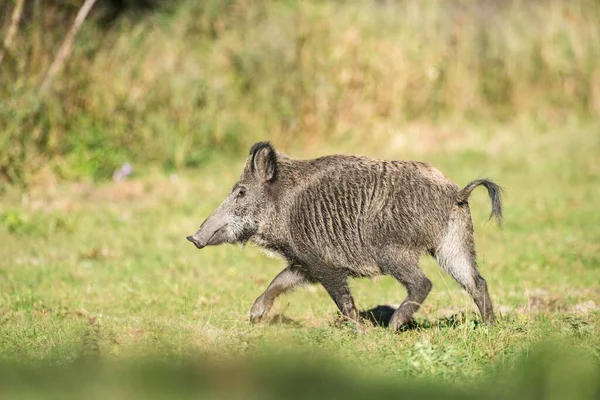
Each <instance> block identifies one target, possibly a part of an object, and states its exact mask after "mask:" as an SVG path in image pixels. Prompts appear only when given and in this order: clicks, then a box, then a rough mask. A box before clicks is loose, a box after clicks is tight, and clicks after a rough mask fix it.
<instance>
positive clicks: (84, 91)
mask: <svg viewBox="0 0 600 400" xmlns="http://www.w3.org/2000/svg"><path fill="white" fill-rule="evenodd" d="M596 3H597V2H595V1H592V0H577V1H537V2H516V1H512V2H495V3H493V2H487V1H479V2H472V3H468V4H467V3H466V2H459V1H454V2H441V1H437V2H430V3H427V4H424V3H423V2H419V1H416V0H408V1H402V2H371V1H369V2H366V1H365V2H317V1H308V2H302V3H301V4H300V3H298V4H296V3H293V2H286V1H278V2H272V3H269V4H268V5H265V4H263V3H260V2H251V1H246V0H235V1H228V2H217V1H203V2H191V1H190V2H188V1H183V2H180V3H178V5H176V6H175V5H173V6H171V7H169V9H161V10H158V11H156V12H154V13H149V14H145V15H138V16H136V17H127V18H121V19H119V20H117V21H116V22H114V23H112V24H108V25H103V24H102V23H100V19H101V18H100V16H99V15H98V14H96V15H93V16H92V17H90V19H89V20H88V21H86V23H85V25H84V27H83V29H82V31H81V32H80V34H79V35H78V37H77V40H76V43H75V47H74V51H73V54H72V56H71V58H70V59H69V62H68V64H67V66H66V69H65V71H64V72H63V73H62V74H61V75H60V76H58V78H57V79H56V81H55V82H54V86H53V87H52V90H51V91H50V93H49V94H48V96H47V97H46V98H45V99H41V98H39V96H38V90H39V82H40V80H41V78H42V77H43V76H44V74H45V72H46V70H47V67H48V66H49V64H50V63H51V61H52V58H53V54H54V52H55V51H56V48H57V47H58V46H59V45H60V42H61V40H62V38H63V37H64V32H65V30H66V29H67V27H68V24H66V23H65V21H68V20H70V17H72V14H74V12H75V11H76V8H77V7H75V4H74V3H72V2H71V3H69V4H68V5H61V4H58V3H56V4H55V3H53V2H49V1H48V2H26V10H25V13H24V18H23V22H22V24H21V25H20V26H19V29H18V32H17V35H16V36H15V39H14V42H13V46H12V48H11V49H10V51H8V52H7V53H6V56H5V58H4V60H3V64H2V65H1V66H0V149H2V151H0V243H1V245H0V396H2V395H4V394H7V395H9V396H14V397H23V396H26V395H27V396H30V397H33V398H37V397H45V398H47V397H51V396H56V397H61V396H62V395H66V392H64V389H65V387H69V393H70V394H72V395H73V397H77V398H81V397H83V396H85V395H86V394H90V393H93V394H94V396H97V397H107V396H112V397H114V398H128V397H136V396H135V395H134V394H138V397H139V396H145V397H161V395H164V396H162V397H165V396H167V395H168V394H167V393H172V394H175V393H179V395H181V396H183V397H185V396H187V395H190V396H193V395H194V394H195V393H198V392H199V391H200V392H202V391H206V390H208V389H209V388H211V387H212V386H211V385H217V386H218V385H222V386H220V388H216V389H215V388H213V389H215V390H216V392H210V390H209V391H208V392H207V394H208V397H212V398H214V397H220V395H221V394H224V392H228V390H227V389H233V391H229V394H230V395H232V396H233V397H236V396H237V398H239V397H250V395H251V394H253V395H254V396H255V397H258V398H268V397H269V396H270V397H273V398H278V397H281V396H282V395H283V394H286V393H287V395H291V396H297V397H303V396H302V395H309V394H310V393H311V392H310V391H311V390H314V391H315V392H313V394H314V393H317V392H319V393H321V394H323V393H327V392H329V394H330V395H332V389H331V388H334V391H335V393H337V394H338V395H339V396H340V397H344V396H347V397H352V396H354V397H356V398H358V397H363V398H366V397H367V396H368V395H369V394H372V393H374V392H376V391H377V390H380V393H382V396H390V395H393V396H396V397H398V395H400V394H404V396H408V397H416V395H415V394H416V393H421V394H423V395H430V396H433V397H436V398H465V397H466V398H469V397H472V398H530V397H538V398H552V399H554V398H556V399H564V398H590V399H591V398H597V397H598V396H599V394H598V393H599V389H598V387H597V383H596V382H598V381H599V380H598V379H596V378H595V377H596V376H597V375H598V373H599V372H598V365H599V364H600V335H599V334H598V332H599V331H600V310H599V306H600V289H599V287H598V282H599V277H600V245H599V243H600V212H598V207H597V204H596V203H597V199H599V198H600V164H599V163H598V154H600V135H599V132H600V124H599V123H598V115H600V74H599V73H598V66H597V60H598V59H600V23H599V21H600V8H599V7H598V5H597V4H596ZM11 9H12V3H11V2H7V3H6V4H3V5H2V6H0V14H2V15H8V14H9V11H10V10H11ZM7 24H8V20H7V19H5V20H2V21H0V28H1V29H2V31H3V32H4V31H5V28H6V25H7ZM263 139H271V140H273V141H274V143H275V145H276V146H277V147H279V148H280V149H282V150H284V151H286V152H287V153H289V154H290V155H292V156H295V157H316V156H319V155H323V154H327V153H334V152H348V153H362V154H366V155H370V156H374V157H379V158H388V159H418V160H422V161H428V162H430V163H432V164H434V165H435V166H437V167H438V168H439V169H441V170H442V171H443V172H444V173H446V174H447V175H448V176H450V177H451V178H452V179H454V180H455V181H456V182H457V183H459V184H460V185H465V184H466V183H467V182H469V181H471V180H473V179H476V178H480V177H484V176H487V177H490V178H493V179H494V180H496V181H498V182H499V183H500V184H501V185H503V186H504V187H505V189H506V190H505V217H506V224H505V226H504V227H503V228H502V229H499V228H498V227H496V226H495V225H494V224H493V223H492V222H491V221H488V219H487V218H488V215H489V207H490V205H489V200H488V198H487V195H486V194H485V191H484V190H481V191H479V190H478V191H477V192H475V193H474V195H473V197H472V199H471V204H472V210H473V217H474V224H475V230H476V239H477V248H478V261H479V265H480V269H481V272H482V275H483V276H484V277H485V278H486V280H487V281H488V285H489V288H490V294H491V296H492V300H493V301H494V304H495V307H496V312H497V314H498V317H499V321H498V323H497V324H496V325H494V326H489V327H488V326H482V325H481V324H479V318H478V316H477V314H476V313H475V306H474V305H473V304H472V300H471V299H470V298H469V297H468V295H467V294H466V293H464V292H463V291H462V290H461V289H460V288H459V287H458V285H457V284H456V283H455V282H454V281H453V280H452V279H451V278H450V277H449V276H447V275H446V274H445V273H443V272H442V271H441V270H440V269H439V268H438V267H437V265H435V263H434V262H433V261H432V260H431V259H428V258H424V259H423V260H422V266H423V268H424V270H425V272H426V274H427V275H428V276H429V277H430V279H431V280H432V281H433V283H434V289H433V291H432V293H431V295H430V296H429V298H428V299H427V301H426V303H425V305H424V306H423V307H422V309H421V311H420V312H419V314H418V317H417V324H416V327H415V329H411V330H407V331H406V332H402V333H397V334H395V333H391V332H389V331H388V330H386V329H385V328H383V327H377V326H373V327H370V328H368V329H367V331H366V334H364V335H360V336H357V335H356V334H355V333H354V331H353V330H352V329H350V328H349V327H347V326H344V325H340V324H339V323H338V318H337V312H336V309H335V306H334V304H333V302H332V301H331V300H330V298H329V297H328V295H327V294H326V293H325V291H324V290H323V289H322V288H321V287H318V286H315V287H309V288H303V289H299V290H298V291H296V292H294V293H292V294H289V295H287V296H285V297H283V298H281V299H280V300H279V301H278V302H277V303H276V305H275V307H274V310H273V318H272V320H271V321H269V322H268V323H264V324H261V325H256V326H251V325H250V324H249V323H248V321H247V313H248V311H249V309H250V306H251V305H252V303H253V301H254V299H255V298H256V297H257V296H258V295H259V294H260V293H261V292H262V291H263V290H264V289H265V288H266V286H267V285H268V283H269V282H270V280H271V279H272V278H273V277H274V276H275V275H276V274H277V273H278V272H279V271H280V270H281V269H282V268H283V265H282V262H281V261H279V260H276V259H270V258H267V257H265V256H264V255H263V254H262V253H261V252H260V251H259V250H258V249H256V248H254V247H252V246H248V247H246V248H244V249H240V248H238V247H234V246H229V247H227V246H223V247H218V248H207V249H204V250H202V251H201V252H198V251H197V250H196V249H195V248H194V247H193V246H192V245H191V244H190V243H188V242H187V241H186V240H185V237H186V236H187V235H188V234H190V233H192V232H194V231H195V229H196V228H197V227H198V225H199V224H200V222H201V221H202V220H203V219H204V218H205V217H206V216H207V215H208V213H209V212H210V211H212V210H213V209H214V207H216V206H217V205H218V203H219V202H220V200H221V199H222V198H223V197H224V196H225V194H226V193H227V192H228V190H229V189H230V187H231V185H232V184H233V183H234V181H235V180H236V179H237V177H238V176H239V173H240V168H241V166H242V164H243V161H244V160H243V157H244V156H245V154H246V152H247V149H248V146H249V145H250V144H251V143H252V142H254V141H257V140H263ZM125 162H130V163H131V164H132V166H133V171H134V173H133V175H132V176H131V177H130V178H128V179H126V180H124V181H121V182H112V181H110V177H111V176H112V174H113V171H114V170H115V169H116V168H118V167H120V166H121V165H122V164H123V163H125ZM15 184H16V185H15ZM352 290H353V294H354V297H355V300H356V302H357V304H358V306H359V308H360V309H362V310H369V309H372V308H373V307H376V306H378V305H387V304H392V305H393V304H398V303H400V302H401V301H402V299H403V298H404V296H405V291H404V289H403V288H402V287H401V285H399V284H398V283H397V282H395V281H394V280H393V279H391V278H389V277H382V278H379V279H376V280H374V281H368V280H356V281H353V282H352ZM544 343H546V347H545V346H543V344H544ZM540 346H542V347H540ZM548 347H549V348H550V351H548ZM540 348H541V349H542V350H540ZM544 349H546V350H544ZM556 351H558V352H557V353H556ZM90 360H95V362H91V363H88V362H87V361H90ZM304 363H306V365H305V364H304ZM332 370H333V372H332ZM311 371H312V372H311ZM300 378H302V379H300ZM140 382H141V383H140ZM305 382H310V384H305ZM223 388H224V389H225V391H224V392H222V391H220V390H221V389H223ZM327 388H329V389H327ZM211 390H212V389H211ZM236 390H237V392H236ZM245 395H247V396H245ZM61 398H62V397H61Z"/></svg>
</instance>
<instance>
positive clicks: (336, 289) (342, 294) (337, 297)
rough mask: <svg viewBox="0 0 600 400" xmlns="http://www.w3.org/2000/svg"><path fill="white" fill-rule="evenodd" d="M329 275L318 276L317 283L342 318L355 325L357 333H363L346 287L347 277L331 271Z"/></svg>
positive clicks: (336, 271) (339, 272) (348, 287)
mask: <svg viewBox="0 0 600 400" xmlns="http://www.w3.org/2000/svg"><path fill="white" fill-rule="evenodd" d="M328 272H329V273H327V274H324V275H321V276H319V282H320V283H321V285H323V287H324V288H325V290H326V291H327V293H329V296H330V297H331V298H332V299H333V301H334V302H335V304H336V305H337V307H338V309H339V310H340V312H341V313H342V316H343V317H344V318H345V319H347V320H349V321H351V322H354V323H355V324H356V329H357V331H358V332H359V333H362V332H363V327H362V324H361V321H360V320H359V318H358V311H357V310H356V306H355V305H354V299H353V298H352V294H351V293H350V286H348V277H347V276H346V275H345V274H344V273H342V272H341V271H340V270H331V271H328Z"/></svg>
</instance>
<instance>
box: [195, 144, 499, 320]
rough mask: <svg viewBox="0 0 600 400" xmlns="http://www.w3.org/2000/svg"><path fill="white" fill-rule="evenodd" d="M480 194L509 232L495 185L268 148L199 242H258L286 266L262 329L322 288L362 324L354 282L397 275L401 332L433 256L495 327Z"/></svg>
mask: <svg viewBox="0 0 600 400" xmlns="http://www.w3.org/2000/svg"><path fill="white" fill-rule="evenodd" d="M479 185H483V186H485V187H486V188H487V190H488V193H489V196H490V198H491V201H492V214H491V216H494V217H496V219H497V220H498V222H501V220H502V202H501V199H500V192H501V188H500V186H498V185H496V184H495V183H494V182H492V181H490V180H489V179H478V180H475V181H473V182H471V183H469V184H468V185H467V186H466V187H465V188H464V189H462V190H461V188H460V187H459V186H458V185H457V184H456V183H454V182H453V181H452V180H451V179H449V178H448V177H446V176H445V175H444V174H443V173H442V172H440V171H439V170H438V169H436V168H434V167H433V166H431V165H429V164H427V163H423V162H416V161H391V160H377V159H373V158H368V157H361V156H352V155H329V156H323V157H319V158H315V159H309V160H297V159H293V158H291V157H288V156H286V155H284V154H282V153H277V152H276V151H275V149H274V148H273V146H272V145H271V144H270V143H269V142H266V141H265V142H259V143H256V144H255V145H254V146H252V148H251V149H250V152H249V157H248V159H247V160H246V165H245V166H244V170H243V173H242V175H241V176H240V179H239V181H238V182H237V183H236V185H235V186H234V188H233V190H232V191H231V193H230V194H229V196H228V197H227V198H226V199H225V200H224V201H223V202H222V203H221V205H220V206H219V207H218V208H217V209H216V210H215V211H214V212H213V213H212V214H211V216H209V217H208V218H207V220H206V221H205V223H203V224H202V226H201V227H200V229H199V230H198V232H196V234H194V236H193V237H192V239H193V240H192V241H194V244H196V245H197V247H200V248H202V247H204V246H206V245H208V244H211V245H217V244H221V243H239V242H242V243H244V242H246V241H250V242H253V243H255V244H257V245H258V246H260V247H262V248H264V249H265V250H267V251H269V252H274V253H276V254H278V255H280V256H281V257H283V258H284V259H285V260H286V261H287V267H286V268H285V269H284V270H283V271H282V272H281V273H280V274H279V275H278V276H277V277H276V278H275V279H274V280H273V282H271V284H270V285H269V287H268V288H267V289H266V290H265V292H264V293H263V294H262V295H261V296H260V297H259V298H258V299H257V300H256V302H255V303H254V306H253V307H252V310H251V313H250V318H251V320H252V321H253V322H256V321H259V320H260V319H261V318H262V316H263V315H265V314H266V313H267V312H268V310H269V309H270V308H271V306H272V304H273V301H274V300H275V299H276V298H277V297H278V296H279V295H281V294H283V293H285V292H287V291H289V290H292V289H293V288H295V287H298V286H300V285H302V284H308V283H320V284H321V285H322V286H323V287H324V288H325V289H326V291H327V292H328V293H329V295H330V296H331V297H332V299H333V300H334V302H335V303H336V305H337V306H338V308H339V310H340V311H341V312H342V314H343V315H344V316H345V317H346V318H348V319H352V320H355V319H356V318H357V315H358V312H357V310H356V308H355V305H354V300H353V298H352V295H351V293H350V288H349V286H348V282H347V280H348V278H350V277H375V276H379V275H391V276H393V277H394V278H396V279H397V280H398V281H399V282H400V283H402V284H403V285H404V286H405V287H406V290H407V292H408V296H407V298H406V299H405V300H404V302H403V303H402V304H401V306H400V307H399V308H398V310H396V312H395V313H394V315H393V317H392V320H391V321H390V326H391V327H392V328H394V329H397V328H399V327H401V326H402V325H404V324H406V323H409V322H410V320H411V319H412V316H413V314H414V313H415V312H416V311H417V310H418V309H419V307H420V305H421V304H422V303H423V301H425V298H426V297H427V295H428V294H429V292H430V290H431V288H432V283H431V281H430V280H429V279H428V278H427V276H425V274H424V272H423V271H422V270H421V269H420V268H419V259H420V258H421V256H422V255H423V254H430V255H431V256H433V257H434V258H435V259H436V260H437V262H438V264H439V265H440V267H441V268H443V269H444V270H445V271H446V272H448V273H449V274H450V275H451V276H452V277H453V278H454V279H455V280H456V281H457V282H458V283H459V284H460V285H461V286H462V287H463V288H464V289H465V290H466V291H467V292H468V293H469V294H470V295H471V297H472V298H473V300H474V301H475V304H476V305H477V307H478V308H479V311H480V313H481V316H482V318H483V319H484V320H485V321H486V322H492V321H493V320H494V315H493V308H492V302H491V300H490V296H489V293H488V289H487V283H486V281H485V279H484V278H483V277H482V276H481V274H480V273H479V270H478V267H477V257H476V252H475V239H474V232H473V222H472V219H471V211H470V209H469V204H468V199H469V195H470V194H471V192H472V191H473V189H475V188H476V187H477V186H479Z"/></svg>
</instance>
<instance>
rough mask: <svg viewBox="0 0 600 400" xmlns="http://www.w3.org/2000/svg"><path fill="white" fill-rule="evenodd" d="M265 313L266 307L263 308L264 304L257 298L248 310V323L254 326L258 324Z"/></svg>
mask: <svg viewBox="0 0 600 400" xmlns="http://www.w3.org/2000/svg"><path fill="white" fill-rule="evenodd" d="M266 313H267V307H265V305H264V303H263V302H262V301H261V298H260V297H259V298H258V299H257V300H256V301H255V302H254V305H253V306H252V309H251V310H250V322H251V323H253V324H256V323H258V322H260V321H261V320H262V318H263V316H264V315H265V314H266Z"/></svg>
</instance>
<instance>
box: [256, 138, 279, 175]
mask: <svg viewBox="0 0 600 400" xmlns="http://www.w3.org/2000/svg"><path fill="white" fill-rule="evenodd" d="M250 156H251V158H252V160H251V162H250V168H251V171H252V173H254V174H255V175H256V177H257V178H258V179H260V180H262V181H264V182H271V181H273V180H275V178H276V177H277V154H276V153H275V149H274V148H273V146H271V143H269V142H259V143H256V144H255V145H254V146H252V148H251V149H250Z"/></svg>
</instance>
